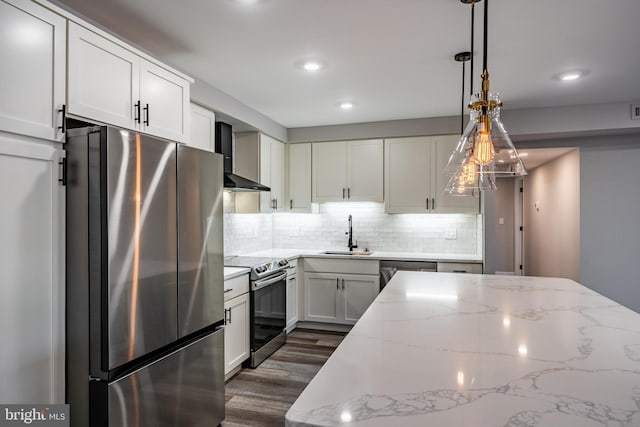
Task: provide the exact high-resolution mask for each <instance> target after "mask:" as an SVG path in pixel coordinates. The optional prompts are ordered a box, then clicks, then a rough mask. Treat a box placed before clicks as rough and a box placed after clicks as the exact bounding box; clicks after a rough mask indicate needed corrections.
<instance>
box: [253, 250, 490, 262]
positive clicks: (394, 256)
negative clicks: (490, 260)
mask: <svg viewBox="0 0 640 427" xmlns="http://www.w3.org/2000/svg"><path fill="white" fill-rule="evenodd" d="M326 250H329V249H326ZM339 250H344V249H339ZM324 251H325V249H304V248H298V249H279V248H274V249H268V250H265V251H259V252H252V253H249V254H243V255H247V256H257V257H268V258H286V259H289V260H292V259H295V258H299V257H315V256H317V257H325V258H355V257H354V256H353V255H329V254H323V253H322V252H324ZM357 258H358V259H375V260H381V259H386V260H416V261H455V262H482V257H481V256H478V255H472V254H462V255H457V254H436V253H423V252H383V251H373V252H372V253H371V255H366V256H358V257H357Z"/></svg>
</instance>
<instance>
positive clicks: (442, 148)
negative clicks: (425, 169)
mask: <svg viewBox="0 0 640 427" xmlns="http://www.w3.org/2000/svg"><path fill="white" fill-rule="evenodd" d="M430 139H431V141H432V146H433V150H434V151H433V159H434V168H433V175H432V182H433V183H434V185H433V188H432V196H431V205H432V206H431V209H432V210H433V211H434V212H437V213H472V214H474V213H479V212H480V194H479V193H478V194H477V195H475V196H455V195H449V194H447V193H445V192H444V189H445V187H446V186H447V184H448V183H449V177H448V176H447V175H445V173H444V168H445V167H446V166H447V163H449V157H450V156H451V153H452V152H453V150H454V149H455V148H456V145H457V144H458V139H459V137H458V136H457V135H443V136H436V137H430Z"/></svg>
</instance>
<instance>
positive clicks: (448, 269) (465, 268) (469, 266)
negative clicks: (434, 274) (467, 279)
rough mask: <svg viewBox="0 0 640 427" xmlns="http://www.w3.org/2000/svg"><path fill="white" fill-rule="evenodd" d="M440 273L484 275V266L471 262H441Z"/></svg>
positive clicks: (439, 264) (439, 265)
mask: <svg viewBox="0 0 640 427" xmlns="http://www.w3.org/2000/svg"><path fill="white" fill-rule="evenodd" d="M438 272H439V273H471V274H482V264H478V263H471V262H469V263H465V262H439V263H438Z"/></svg>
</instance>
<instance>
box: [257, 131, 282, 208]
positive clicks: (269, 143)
mask: <svg viewBox="0 0 640 427" xmlns="http://www.w3.org/2000/svg"><path fill="white" fill-rule="evenodd" d="M260 184H263V185H266V186H268V187H269V188H271V192H269V193H265V192H262V193H260V211H261V212H282V211H284V210H285V208H286V204H285V201H284V144H283V143H282V142H280V141H276V140H275V139H273V138H271V137H269V136H267V135H263V134H260Z"/></svg>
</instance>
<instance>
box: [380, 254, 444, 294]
mask: <svg viewBox="0 0 640 427" xmlns="http://www.w3.org/2000/svg"><path fill="white" fill-rule="evenodd" d="M437 269H438V263H437V262H431V261H380V290H382V289H383V288H384V287H385V286H386V285H387V283H389V280H391V278H392V277H393V275H394V274H396V271H437Z"/></svg>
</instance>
